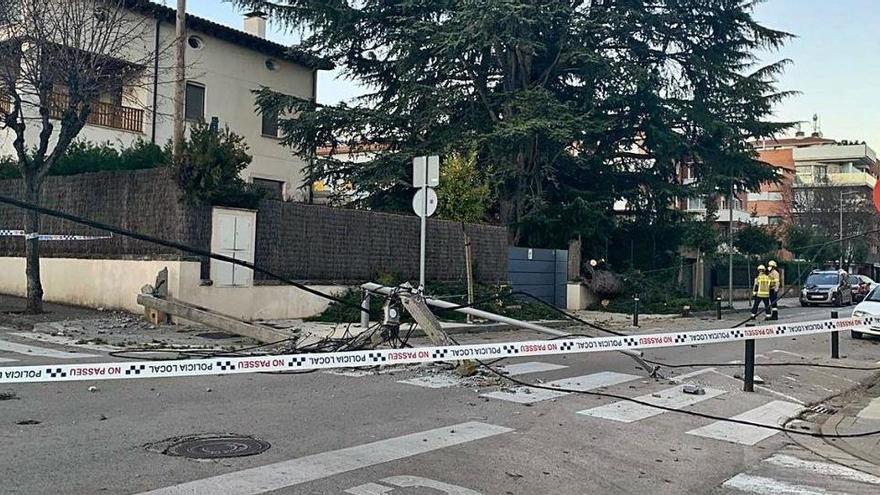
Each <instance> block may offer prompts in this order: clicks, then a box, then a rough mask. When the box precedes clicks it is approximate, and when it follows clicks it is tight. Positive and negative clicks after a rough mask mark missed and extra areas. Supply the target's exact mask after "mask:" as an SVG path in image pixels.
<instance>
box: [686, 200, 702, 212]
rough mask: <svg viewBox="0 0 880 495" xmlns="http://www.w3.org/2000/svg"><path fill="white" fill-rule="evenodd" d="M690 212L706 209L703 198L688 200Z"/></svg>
mask: <svg viewBox="0 0 880 495" xmlns="http://www.w3.org/2000/svg"><path fill="white" fill-rule="evenodd" d="M687 209H688V211H702V210H705V209H706V202H705V200H704V199H703V198H688V200H687Z"/></svg>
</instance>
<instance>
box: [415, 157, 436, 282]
mask: <svg viewBox="0 0 880 495" xmlns="http://www.w3.org/2000/svg"><path fill="white" fill-rule="evenodd" d="M439 184H440V157H439V156H417V157H415V158H413V187H416V188H418V189H419V190H418V191H416V194H415V196H414V197H413V210H414V211H415V212H416V215H418V216H420V217H421V219H422V226H421V238H420V239H419V290H420V291H423V290H425V237H426V235H427V231H428V217H429V216H431V215H433V214H434V212H436V211H437V193H436V192H435V191H434V189H432V187H433V186H437V185H439Z"/></svg>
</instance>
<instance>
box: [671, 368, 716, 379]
mask: <svg viewBox="0 0 880 495" xmlns="http://www.w3.org/2000/svg"><path fill="white" fill-rule="evenodd" d="M713 371H715V368H703V369H701V370H696V371H691V372H690V373H685V374H683V375H678V376H673V377H672V378H670V380H672V381H674V382H676V383H681V382H682V381H684V380H687V379H689V378H693V377H695V376H700V375H705V374H706V373H711V372H713Z"/></svg>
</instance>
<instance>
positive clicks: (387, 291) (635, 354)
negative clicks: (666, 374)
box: [361, 282, 658, 376]
mask: <svg viewBox="0 0 880 495" xmlns="http://www.w3.org/2000/svg"><path fill="white" fill-rule="evenodd" d="M361 288H362V289H364V290H366V291H368V292H374V293H376V294H382V295H384V296H388V295H391V294H392V293H393V292H394V291H395V290H396V289H395V288H393V287H386V286H384V285H380V284H376V283H372V282H367V283H365V284H363V285H361ZM424 301H425V303H426V304H428V305H429V306H434V307H436V308H441V309H452V310H453V311H456V312H459V313H463V314H466V315H471V316H476V317H477V318H483V319H485V320H490V321H495V322H498V323H504V324H507V325H510V326H512V327H517V328H523V329H525V330H534V331H536V332H540V333H544V334H547V335H552V336H554V337H568V336H570V335H571V334H570V333H568V332H563V331H562V330H557V329H555V328H550V327H545V326H543V325H538V324H536V323H531V322H528V321H522V320H517V319H516V318H509V317H507V316H501V315H497V314H495V313H490V312H488V311H483V310H481V309H476V308H461V307H459V305H458V304H455V303H451V302H449V301H443V300H441V299H435V298H433V297H427V296H425V298H424ZM618 352H620V353H623V354H625V355H627V356H629V357H630V358H632V359H633V360H635V361H636V363H638V364H639V366H641V367H642V368H644V370H645V371H647V372H648V373H650V374H651V376H657V375H658V367H656V366H652V365H650V364H648V363H647V362H645V360H644V359H642V353H641V352H639V351H632V350H621V351H618Z"/></svg>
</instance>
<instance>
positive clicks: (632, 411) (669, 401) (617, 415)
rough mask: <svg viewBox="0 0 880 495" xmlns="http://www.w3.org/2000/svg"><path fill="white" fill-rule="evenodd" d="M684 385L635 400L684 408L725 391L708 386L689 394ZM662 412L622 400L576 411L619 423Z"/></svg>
mask: <svg viewBox="0 0 880 495" xmlns="http://www.w3.org/2000/svg"><path fill="white" fill-rule="evenodd" d="M684 387H685V386H684V385H679V386H676V387H672V388H669V389H666V390H661V391H660V392H658V393H652V394H647V395H642V396H640V397H636V400H638V401H639V402H646V403H648V404H652V405H656V406H660V407H668V408H673V409H685V408H687V407H690V406H693V405H694V404H699V403H700V402H703V401H705V400H709V399H711V398H713V397H718V396H719V395H722V394H724V393H725V392H724V390H719V389H715V388H709V389H704V391H703V392H704V393H703V394H700V395H690V394H685V393H684ZM664 412H666V411H665V410H663V409H659V408H656V407H651V406H647V405H643V404H639V403H636V402H630V401H623V400H622V401H618V402H614V403H611V404H607V405H604V406H599V407H594V408H592V409H586V410H584V411H578V414H581V415H584V416H592V417H594V418H603V419H610V420H613V421H620V422H621V423H632V422H635V421H639V420H642V419H647V418H650V417H652V416H657V415H658V414H663V413H664Z"/></svg>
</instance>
